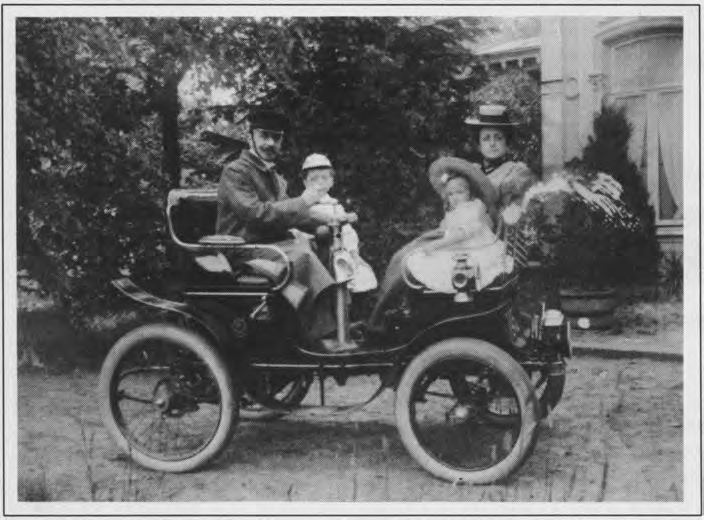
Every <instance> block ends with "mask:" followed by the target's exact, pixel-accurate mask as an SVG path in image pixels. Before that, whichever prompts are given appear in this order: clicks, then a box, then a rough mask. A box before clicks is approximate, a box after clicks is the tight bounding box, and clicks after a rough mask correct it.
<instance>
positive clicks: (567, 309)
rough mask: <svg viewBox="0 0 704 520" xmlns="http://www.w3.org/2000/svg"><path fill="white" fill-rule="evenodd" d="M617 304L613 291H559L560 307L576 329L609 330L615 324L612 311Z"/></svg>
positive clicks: (615, 292)
mask: <svg viewBox="0 0 704 520" xmlns="http://www.w3.org/2000/svg"><path fill="white" fill-rule="evenodd" d="M618 304H619V297H618V292H617V291H616V290H615V289H606V290H601V291H588V290H581V289H560V307H561V309H562V312H563V313H564V314H565V316H567V317H568V318H569V319H570V321H571V322H572V325H573V326H575V327H576V328H578V329H585V328H588V329H600V330H604V329H609V328H611V327H612V326H613V325H614V323H615V321H616V320H615V317H614V311H615V310H616V307H618Z"/></svg>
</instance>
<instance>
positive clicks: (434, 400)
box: [396, 338, 540, 484]
mask: <svg viewBox="0 0 704 520" xmlns="http://www.w3.org/2000/svg"><path fill="white" fill-rule="evenodd" d="M453 387H454V388H453ZM496 394H501V395H506V396H509V397H511V398H512V399H514V400H515V402H516V403H518V412H517V417H518V420H515V421H511V422H510V423H508V424H497V423H496V422H495V421H492V420H490V418H489V417H488V413H487V404H488V403H489V401H490V400H491V398H492V396H493V395H496ZM396 420H397V422H398V428H399V432H400V434H401V439H402V441H403V443H404V445H405V446H406V449H407V450H408V451H409V453H410V454H411V455H412V456H413V457H414V458H415V459H416V461H417V462H418V463H419V464H420V465H421V466H423V467H424V468H425V469H426V470H427V471H429V472H430V473H432V474H433V475H435V476H436V477H439V478H442V479H445V480H449V481H451V482H462V483H469V484H487V483H491V482H496V481H499V480H502V479H504V478H506V477H507V476H508V475H509V474H511V473H512V472H513V471H515V470H516V469H517V468H518V467H519V466H520V465H521V464H522V463H523V461H524V460H525V459H526V457H527V456H528V455H529V454H530V452H531V451H532V449H533V446H534V445H535V442H536V439H537V426H538V423H539V420H540V415H539V410H538V403H537V400H536V398H535V394H534V392H533V387H532V385H531V382H530V380H529V379H528V376H527V375H526V373H525V371H524V370H523V369H522V368H521V366H520V365H519V364H518V363H517V362H516V361H515V360H514V359H513V358H512V357H511V356H509V355H508V354H507V353H505V352H504V351H502V350H501V349H499V348H498V347H496V346H494V345H492V344H490V343H486V342H484V341H480V340H475V339H468V338H454V339H448V340H444V341H441V342H440V343H437V344H436V345H433V346H432V347H430V348H428V349H427V350H426V351H424V352H423V353H422V354H420V355H419V356H418V357H416V358H415V359H414V360H413V361H412V362H411V363H410V364H409V366H408V367H407V368H406V370H405V372H404V374H403V376H402V377H401V382H400V383H399V387H398V391H397V395H396Z"/></svg>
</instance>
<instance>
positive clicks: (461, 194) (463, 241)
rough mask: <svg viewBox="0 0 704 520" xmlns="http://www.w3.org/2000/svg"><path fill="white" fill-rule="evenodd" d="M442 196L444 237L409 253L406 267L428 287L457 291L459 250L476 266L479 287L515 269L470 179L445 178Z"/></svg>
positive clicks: (461, 177)
mask: <svg viewBox="0 0 704 520" xmlns="http://www.w3.org/2000/svg"><path fill="white" fill-rule="evenodd" d="M443 199H444V201H445V207H446V208H447V212H446V213H445V218H444V219H443V221H442V222H441V223H440V230H442V231H443V236H442V237H441V238H438V239H436V240H432V241H430V242H427V243H425V244H424V245H423V246H422V247H420V248H419V250H418V251H417V252H415V253H413V254H411V255H409V257H408V259H407V260H406V267H407V269H408V270H409V271H410V273H411V275H412V276H413V278H415V280H417V281H419V282H420V283H422V284H423V285H425V286H426V287H427V288H429V289H431V290H434V291H438V292H443V293H453V292H455V290H454V288H453V287H452V272H453V269H454V267H455V258H456V256H457V253H458V252H462V253H465V254H467V255H468V262H469V263H470V264H471V265H473V266H475V267H476V283H477V290H481V289H483V288H484V287H486V286H488V285H490V284H491V283H492V282H493V281H494V280H495V279H496V277H497V276H499V275H500V274H501V273H504V272H510V271H511V270H512V269H513V266H512V265H511V262H510V261H507V256H506V245H505V243H504V242H502V241H501V240H499V239H498V238H497V237H496V235H495V234H494V232H493V231H491V225H492V221H491V218H490V217H489V214H488V212H487V207H486V205H485V204H484V202H482V200H480V199H478V198H477V199H473V198H472V193H471V187H470V183H469V181H468V180H467V179H466V178H465V177H463V176H459V175H458V176H453V177H450V178H449V179H447V180H446V181H445V184H444V189H443Z"/></svg>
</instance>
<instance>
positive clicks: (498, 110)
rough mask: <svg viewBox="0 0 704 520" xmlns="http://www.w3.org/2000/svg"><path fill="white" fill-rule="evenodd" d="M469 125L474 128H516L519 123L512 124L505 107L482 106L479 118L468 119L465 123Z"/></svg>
mask: <svg viewBox="0 0 704 520" xmlns="http://www.w3.org/2000/svg"><path fill="white" fill-rule="evenodd" d="M464 122H465V123H466V124H467V125H469V126H473V127H479V128H481V127H486V126H497V127H509V128H511V127H515V126H518V123H514V122H512V121H511V120H510V119H509V117H508V110H507V108H506V107H505V106H504V105H481V106H480V107H479V111H478V117H476V118H471V117H468V118H467V119H465V121H464Z"/></svg>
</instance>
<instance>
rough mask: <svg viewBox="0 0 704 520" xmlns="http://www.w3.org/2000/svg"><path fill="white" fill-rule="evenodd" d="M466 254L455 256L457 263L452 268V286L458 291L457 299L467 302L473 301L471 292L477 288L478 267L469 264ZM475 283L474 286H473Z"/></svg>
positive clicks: (458, 301)
mask: <svg viewBox="0 0 704 520" xmlns="http://www.w3.org/2000/svg"><path fill="white" fill-rule="evenodd" d="M468 260H469V258H468V256H467V255H466V254H458V255H456V256H455V257H454V261H455V265H454V267H453V269H452V287H453V288H454V289H455V290H456V291H457V294H455V301H456V302H457V303H466V302H470V301H472V297H471V296H470V294H469V292H470V291H471V290H472V289H476V274H477V273H476V268H475V267H474V266H473V265H470V264H469V261H468ZM472 284H474V287H472Z"/></svg>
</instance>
